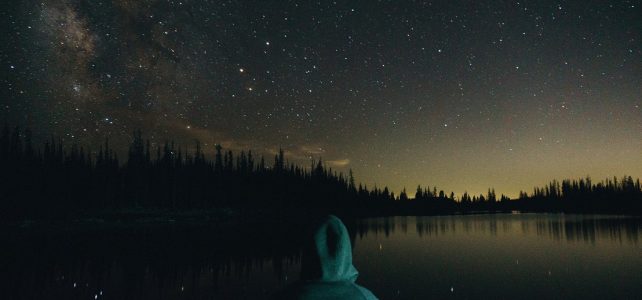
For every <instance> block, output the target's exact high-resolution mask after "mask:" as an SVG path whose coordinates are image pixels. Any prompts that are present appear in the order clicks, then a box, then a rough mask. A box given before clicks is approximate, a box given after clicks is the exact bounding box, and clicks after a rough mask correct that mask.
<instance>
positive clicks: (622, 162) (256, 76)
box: [0, 0, 642, 196]
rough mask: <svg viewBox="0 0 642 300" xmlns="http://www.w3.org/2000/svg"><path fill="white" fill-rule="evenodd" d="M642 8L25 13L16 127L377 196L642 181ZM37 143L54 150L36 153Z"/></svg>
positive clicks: (166, 7)
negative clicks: (381, 190)
mask: <svg viewBox="0 0 642 300" xmlns="http://www.w3.org/2000/svg"><path fill="white" fill-rule="evenodd" d="M640 6H641V4H640V2H639V1H492V2H488V1H166V0H147V1H125V0H114V1H80V0H56V1H53V0H45V1H39V2H32V1H20V3H18V4H13V3H12V4H9V3H7V4H3V5H2V10H1V14H2V16H1V17H2V23H3V24H2V26H1V27H2V28H1V29H0V30H1V31H2V39H3V43H2V46H0V47H1V48H0V49H1V53H0V55H1V56H0V57H1V66H0V68H1V70H0V73H1V74H2V77H1V78H2V82H1V84H2V95H1V96H2V98H1V100H0V104H1V106H0V118H1V119H2V120H3V121H6V122H8V123H9V124H23V125H26V126H30V127H32V128H34V131H35V133H36V134H40V135H41V136H39V138H40V139H43V138H46V137H47V135H48V134H51V133H54V134H56V135H60V136H62V137H64V138H65V141H70V142H71V141H76V142H79V143H81V144H86V145H92V147H93V149H92V150H94V151H96V150H97V148H98V144H99V143H101V142H102V141H103V139H104V138H105V137H110V139H111V140H112V141H114V143H115V144H116V145H120V147H121V149H123V150H124V149H125V148H124V147H125V145H126V143H127V142H128V140H129V139H130V137H131V133H132V131H133V130H134V129H136V128H140V129H142V130H143V133H144V135H145V136H146V137H147V138H149V139H150V140H151V142H152V144H153V145H157V144H159V143H164V141H165V140H167V139H173V140H176V141H177V142H179V143H181V144H183V145H185V146H187V147H191V146H192V145H193V141H194V139H198V140H200V141H201V142H202V143H203V144H204V146H205V148H206V149H205V150H206V153H210V154H211V153H212V152H213V148H214V147H213V146H214V144H222V145H223V146H224V147H226V148H230V149H234V150H240V149H252V150H254V151H257V152H259V153H263V154H265V155H268V156H270V155H273V154H274V153H276V151H277V149H278V148H279V147H283V148H284V149H285V151H286V155H287V156H288V157H289V158H290V159H291V160H292V161H294V162H297V163H300V164H302V165H308V162H309V160H310V159H311V158H319V157H322V158H323V159H324V160H325V161H326V163H327V164H328V165H329V166H330V167H333V168H334V169H338V170H342V171H346V170H347V169H349V168H352V169H353V170H354V171H355V174H356V175H357V179H358V180H359V181H362V182H363V183H365V184H368V186H372V185H373V184H377V185H379V186H383V185H387V186H389V187H391V188H392V190H394V191H399V190H401V189H402V188H403V187H404V186H405V187H407V188H408V189H409V190H413V189H414V187H415V186H416V185H417V184H422V185H425V184H429V185H431V186H432V185H437V186H439V187H440V188H443V189H445V190H454V191H455V192H456V193H462V192H464V191H468V192H469V193H471V192H472V193H480V192H483V191H485V190H486V188H488V187H491V186H493V187H495V188H496V189H497V190H498V191H502V192H505V193H507V194H508V195H511V196H515V195H516V194H517V192H518V191H519V190H520V189H524V190H528V189H530V188H531V187H532V186H534V185H541V184H543V183H545V182H547V181H548V180H550V179H554V178H562V177H578V176H585V175H587V174H588V175H591V176H593V177H596V178H602V177H606V176H609V177H611V176H614V175H616V176H621V175H623V174H629V175H632V176H642V150H640V149H642V109H641V108H640V106H641V105H642V99H641V96H640V95H641V94H642V88H641V87H642V82H641V78H642V76H641V75H642V74H641V73H640V71H641V70H640V67H641V62H642V55H641V49H640V45H641V43H640V33H641V32H642V28H641V26H640V23H639V21H638V20H637V19H639V16H640V13H639V11H640ZM37 137H38V136H37Z"/></svg>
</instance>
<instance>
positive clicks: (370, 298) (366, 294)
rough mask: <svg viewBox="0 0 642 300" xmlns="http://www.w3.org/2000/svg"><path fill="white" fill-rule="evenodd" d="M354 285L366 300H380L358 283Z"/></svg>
mask: <svg viewBox="0 0 642 300" xmlns="http://www.w3.org/2000/svg"><path fill="white" fill-rule="evenodd" d="M354 285H355V286H356V287H357V288H358V289H359V291H360V292H361V294H363V297H365V299H367V300H378V298H377V297H376V296H375V295H374V294H373V293H372V292H371V291H370V290H369V289H367V288H364V287H362V286H360V285H358V284H356V283H355V284H354Z"/></svg>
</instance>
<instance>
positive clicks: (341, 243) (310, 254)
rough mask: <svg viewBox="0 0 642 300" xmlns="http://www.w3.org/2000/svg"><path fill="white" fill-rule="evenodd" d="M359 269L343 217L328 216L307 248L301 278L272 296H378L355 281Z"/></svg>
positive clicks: (304, 299)
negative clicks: (353, 262) (355, 264)
mask: <svg viewBox="0 0 642 300" xmlns="http://www.w3.org/2000/svg"><path fill="white" fill-rule="evenodd" d="M358 275H359V272H357V269H356V268H355V267H354V266H353V265H352V246H351V245H350V238H349V236H348V230H347V229H346V227H345V225H344V224H343V222H341V220H340V219H339V218H337V217H336V216H333V215H329V216H326V217H325V218H324V219H323V221H322V222H321V223H320V224H319V225H318V226H317V227H316V230H315V231H314V234H313V235H312V238H311V239H308V242H307V243H306V245H304V249H303V257H302V261H301V279H300V280H299V281H297V282H295V283H293V284H291V285H289V286H287V287H286V288H285V289H283V290H281V291H279V292H277V293H275V294H273V295H272V297H271V299H300V300H313V299H346V300H352V299H355V300H356V299H364V300H370V299H377V297H375V295H374V294H372V292H370V291H369V290H368V289H366V288H364V287H362V286H360V285H358V284H356V283H355V281H356V280H357V276H358Z"/></svg>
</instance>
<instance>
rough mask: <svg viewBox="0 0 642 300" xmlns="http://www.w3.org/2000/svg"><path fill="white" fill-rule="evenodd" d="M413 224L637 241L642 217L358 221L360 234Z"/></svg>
mask: <svg viewBox="0 0 642 300" xmlns="http://www.w3.org/2000/svg"><path fill="white" fill-rule="evenodd" d="M412 223H415V224H414V225H415V226H414V227H415V230H416V234H417V235H418V236H419V237H423V236H439V235H444V234H457V233H460V232H463V233H465V234H471V233H488V234H490V235H493V236H495V235H497V234H498V233H502V234H507V233H511V232H517V231H514V229H516V230H519V232H520V233H521V234H523V235H530V234H533V233H534V234H536V235H537V236H546V237H549V238H552V239H555V240H563V239H564V240H567V241H585V242H592V243H594V242H595V241H596V239H608V240H616V241H619V242H620V243H622V242H625V241H626V242H632V243H636V244H637V242H638V239H639V236H640V233H641V232H642V231H641V229H642V228H641V227H642V220H641V219H640V218H628V217H607V216H582V215H562V214H520V215H505V214H496V215H466V216H437V217H391V218H371V219H364V220H360V221H359V222H357V224H356V225H355V226H356V231H357V235H358V236H359V238H364V237H366V236H367V235H368V234H374V235H375V236H376V235H379V234H382V233H383V234H384V235H385V236H386V237H388V236H389V235H390V234H392V233H394V232H395V230H396V228H397V226H399V227H400V228H401V230H402V232H403V233H404V234H414V233H413V232H408V227H409V225H410V226H412V225H413V224H412Z"/></svg>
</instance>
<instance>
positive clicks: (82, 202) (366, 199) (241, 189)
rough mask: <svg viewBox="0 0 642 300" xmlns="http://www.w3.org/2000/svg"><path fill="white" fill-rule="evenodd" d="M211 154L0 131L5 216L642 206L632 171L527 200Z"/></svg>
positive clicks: (280, 156)
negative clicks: (395, 187) (395, 184)
mask: <svg viewBox="0 0 642 300" xmlns="http://www.w3.org/2000/svg"><path fill="white" fill-rule="evenodd" d="M214 150H215V151H214V152H215V154H214V156H213V157H212V158H211V159H210V158H206V157H205V155H204V153H203V148H202V146H201V144H200V143H199V142H198V141H196V142H195V144H194V145H193V147H192V149H191V151H187V150H186V149H184V148H182V147H181V146H178V145H176V144H175V143H174V142H165V143H164V145H162V146H161V145H157V146H156V147H152V146H151V143H150V141H149V140H144V139H143V138H142V134H141V132H140V131H139V130H138V131H135V132H134V133H133V135H132V141H131V144H130V146H129V151H128V152H127V157H126V159H125V160H124V162H121V161H120V160H119V158H118V155H117V154H116V151H114V149H112V148H111V147H110V145H109V141H108V140H107V139H106V140H105V142H104V143H103V144H102V145H99V146H98V151H97V152H96V153H95V154H92V152H91V151H88V150H87V149H85V148H84V147H83V146H79V145H77V144H71V145H70V146H68V147H67V146H65V145H64V144H63V141H62V140H61V139H56V138H54V137H52V138H51V139H49V140H47V141H46V142H44V144H43V145H42V147H34V146H33V141H32V134H31V131H30V130H29V129H26V130H24V131H21V130H20V129H19V128H18V127H15V129H13V130H12V131H11V130H10V129H9V127H8V126H6V125H5V126H4V128H3V130H2V133H0V207H2V210H1V211H2V213H1V215H2V217H3V219H5V220H6V219H24V218H74V217H77V216H79V215H83V214H94V213H105V212H114V213H118V212H122V211H125V210H133V211H136V210H139V209H140V210H145V209H154V210H158V209H160V210H166V211H186V210H219V209H221V208H232V209H235V210H237V211H252V212H260V213H265V214H269V215H292V214H293V213H296V212H302V211H306V212H315V213H326V212H332V213H337V214H344V215H362V216H376V215H422V214H444V213H455V212H464V213H467V212H476V211H495V212H501V211H512V210H521V211H567V212H576V211H577V212H618V213H622V212H623V213H633V214H640V212H642V209H641V207H640V204H641V203H642V190H641V188H640V182H639V180H637V181H635V182H634V181H633V179H632V178H631V177H625V178H624V179H622V180H617V179H613V180H606V181H603V182H600V183H596V184H594V183H592V182H591V180H590V178H586V179H581V180H579V181H570V180H564V181H562V182H561V183H558V182H556V181H553V182H551V184H549V185H548V186H546V187H544V188H536V189H535V190H534V191H533V193H532V194H531V195H528V194H526V193H523V192H522V193H520V197H519V199H517V200H510V199H509V198H508V197H507V196H505V195H500V196H499V197H498V196H497V195H496V194H495V190H494V189H489V190H488V193H487V194H486V195H474V196H471V195H469V194H468V193H464V194H463V195H461V196H460V197H458V198H456V197H455V194H454V193H452V192H451V193H446V192H444V191H443V190H439V191H438V190H437V188H436V187H433V188H432V189H431V188H429V187H425V188H422V187H421V186H419V187H417V190H416V192H415V197H414V199H410V198H409V196H408V194H407V192H406V190H405V189H404V190H403V191H402V192H401V193H400V194H399V195H395V193H393V192H391V191H390V190H389V189H388V188H387V187H384V188H379V187H374V188H372V189H369V188H368V187H366V186H364V185H362V184H357V183H356V180H355V178H354V176H353V174H352V171H351V170H350V171H349V173H348V174H343V173H340V172H336V171H333V170H332V169H331V168H327V167H326V166H325V165H324V164H323V162H322V161H321V160H320V159H319V160H317V161H312V162H311V165H310V166H309V167H307V168H303V167H301V166H298V165H295V164H293V163H289V162H287V161H286V158H285V156H284V153H283V151H282V150H280V151H279V152H278V153H277V154H276V155H275V156H274V157H270V158H268V159H266V158H265V157H264V156H256V155H255V154H254V153H253V152H251V151H241V152H240V153H234V152H232V151H231V150H225V149H223V148H222V147H221V146H220V145H216V146H215V148H214Z"/></svg>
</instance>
